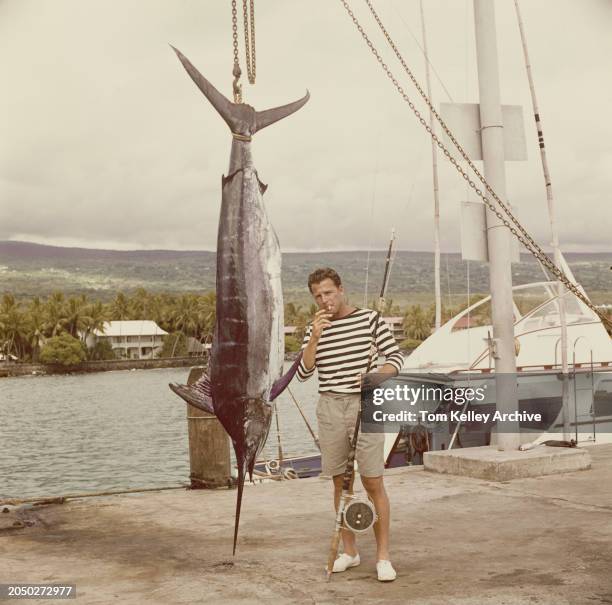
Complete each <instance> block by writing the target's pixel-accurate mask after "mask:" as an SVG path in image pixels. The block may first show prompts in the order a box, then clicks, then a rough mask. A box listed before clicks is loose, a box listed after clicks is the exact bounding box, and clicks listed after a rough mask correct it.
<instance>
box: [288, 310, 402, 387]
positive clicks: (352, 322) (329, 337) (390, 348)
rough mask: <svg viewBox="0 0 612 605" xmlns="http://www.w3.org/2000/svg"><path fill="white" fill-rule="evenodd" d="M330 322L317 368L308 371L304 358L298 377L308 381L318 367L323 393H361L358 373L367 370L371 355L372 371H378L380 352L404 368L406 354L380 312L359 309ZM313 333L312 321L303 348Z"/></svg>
mask: <svg viewBox="0 0 612 605" xmlns="http://www.w3.org/2000/svg"><path fill="white" fill-rule="evenodd" d="M377 317H378V329H377V328H376V318H377ZM330 321H331V324H332V325H331V326H329V327H327V328H325V329H324V330H323V332H322V334H321V338H320V339H319V344H318V346H317V352H316V356H315V367H314V368H312V369H311V370H310V371H308V370H307V369H306V367H305V366H304V361H303V360H302V361H301V363H300V365H299V367H298V371H297V377H298V380H300V381H301V382H303V381H305V380H308V378H310V377H311V376H312V375H313V374H314V371H315V368H316V369H317V371H318V374H319V393H323V392H327V391H331V392H333V393H359V392H360V386H359V379H358V376H359V374H362V373H364V372H366V371H367V369H368V361H370V356H371V363H370V371H373V370H375V368H376V360H377V359H378V353H379V352H380V353H382V354H383V355H384V356H385V357H386V359H385V363H390V364H392V365H393V366H394V367H395V368H397V371H398V372H399V371H401V369H402V364H403V361H404V360H403V357H402V354H401V353H400V350H399V347H398V346H397V344H396V342H395V339H394V338H393V335H392V334H391V330H389V326H388V325H387V324H386V323H385V321H384V320H383V318H382V317H381V316H380V315H379V314H378V313H377V312H376V311H372V310H371V309H355V311H353V312H352V313H349V314H348V315H347V316H345V317H342V318H341V319H332V320H330ZM311 334H312V324H309V325H308V328H307V329H306V334H305V335H304V342H303V344H302V350H304V349H305V348H306V345H307V344H308V341H309V340H310V335H311ZM375 335H376V349H375V350H374V347H373V345H374V336H375Z"/></svg>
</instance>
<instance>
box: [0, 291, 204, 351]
mask: <svg viewBox="0 0 612 605" xmlns="http://www.w3.org/2000/svg"><path fill="white" fill-rule="evenodd" d="M215 304H216V298H215V294H214V293H207V294H204V295H196V294H180V295H172V294H151V293H149V292H147V291H146V290H145V289H144V288H139V289H137V290H136V291H135V293H134V294H133V295H131V296H129V295H127V294H125V293H124V292H118V293H117V294H116V295H115V297H114V298H113V299H112V300H111V301H110V302H108V303H103V302H101V301H92V300H89V299H88V297H87V296H86V295H84V294H83V295H80V296H74V297H70V298H66V297H65V295H64V294H63V293H62V292H54V293H52V294H51V295H50V296H49V297H48V298H47V299H46V300H42V299H41V298H40V297H34V298H33V299H31V300H30V301H17V300H16V298H15V296H14V295H13V294H4V296H3V297H2V300H1V301H0V351H1V352H2V353H4V354H7V355H8V354H11V355H15V356H16V357H17V358H18V359H19V360H21V361H33V362H37V361H41V362H43V363H57V362H55V361H53V362H49V361H45V360H46V359H49V357H48V356H47V357H45V358H43V357H41V353H42V350H43V349H44V348H45V345H46V344H48V343H49V341H50V340H51V339H53V338H55V337H58V336H62V335H67V336H70V337H71V338H72V339H74V340H77V341H80V342H81V343H82V345H83V346H82V349H83V350H84V351H85V352H86V355H87V358H88V359H94V360H96V359H113V358H114V357H115V356H114V353H113V351H112V347H111V345H110V343H108V342H107V343H106V344H103V343H102V342H101V341H99V342H98V343H97V344H95V346H92V348H90V349H89V350H87V349H86V347H85V343H86V342H87V340H88V337H89V336H91V335H92V334H93V333H94V332H96V331H102V329H103V327H104V322H106V321H112V320H143V319H150V320H152V321H155V322H156V323H157V325H159V327H160V328H162V329H163V330H165V331H166V332H168V333H169V334H178V335H179V338H174V339H173V341H172V345H167V347H169V353H168V356H170V354H172V353H173V355H177V356H178V355H186V354H187V344H186V343H187V340H186V339H187V337H193V338H196V339H198V340H199V341H200V342H206V341H210V338H211V336H212V332H213V328H214V324H215ZM62 342H65V343H67V342H68V341H67V340H66V341H62ZM167 347H166V346H165V348H164V351H163V352H164V353H166V349H167ZM47 355H49V354H47Z"/></svg>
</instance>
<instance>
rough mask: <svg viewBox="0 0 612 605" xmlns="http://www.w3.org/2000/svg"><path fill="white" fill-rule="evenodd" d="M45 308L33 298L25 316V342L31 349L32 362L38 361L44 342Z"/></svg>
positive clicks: (38, 300)
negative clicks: (26, 341)
mask: <svg viewBox="0 0 612 605" xmlns="http://www.w3.org/2000/svg"><path fill="white" fill-rule="evenodd" d="M45 325H46V324H45V306H44V304H43V303H42V302H41V300H40V298H38V296H35V297H34V298H33V299H32V302H31V303H30V306H29V307H28V311H27V314H26V331H27V340H28V344H29V345H30V348H31V355H32V361H34V362H37V361H38V355H39V353H40V348H41V346H42V345H43V343H44V341H45Z"/></svg>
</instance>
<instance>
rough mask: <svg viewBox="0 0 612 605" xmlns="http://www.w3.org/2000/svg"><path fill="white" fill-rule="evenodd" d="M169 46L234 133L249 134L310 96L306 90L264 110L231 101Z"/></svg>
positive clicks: (303, 102) (285, 115)
mask: <svg viewBox="0 0 612 605" xmlns="http://www.w3.org/2000/svg"><path fill="white" fill-rule="evenodd" d="M170 46H171V48H172V50H174V52H175V53H176V55H177V56H178V58H179V60H180V62H181V63H182V64H183V67H184V68H185V70H186V71H187V73H188V74H189V76H190V77H191V79H192V80H193V81H194V83H195V84H196V86H197V87H198V88H199V89H200V90H201V91H202V92H203V93H204V96H205V97H206V98H207V99H208V100H209V101H210V103H211V105H212V106H213V107H214V108H215V109H216V110H217V111H218V112H219V115H220V116H221V117H222V118H223V120H224V121H225V123H226V124H227V125H228V126H229V127H230V130H231V131H232V132H233V133H234V134H239V135H243V136H251V135H253V134H255V133H256V132H257V131H258V130H261V129H262V128H265V127H266V126H269V125H270V124H274V122H278V121H279V120H282V119H283V118H286V117H287V116H289V115H291V114H292V113H294V112H296V111H297V110H298V109H300V107H302V106H303V105H304V104H305V103H306V101H308V99H309V98H310V93H309V92H308V91H306V95H305V96H304V97H302V98H301V99H300V100H298V101H294V102H293V103H288V104H287V105H282V106H281V107H274V108H273V109H266V110H264V111H255V110H254V109H253V108H252V107H251V106H250V105H247V104H245V103H232V102H231V101H230V100H229V99H228V98H226V97H225V96H224V95H222V94H221V93H220V92H219V91H218V90H217V89H216V88H215V87H214V86H213V85H212V84H211V83H210V82H209V81H208V80H207V79H206V78H205V77H204V76H203V75H202V74H201V73H200V72H199V71H198V70H197V69H196V68H195V67H194V65H193V64H192V63H191V61H190V60H189V59H188V58H187V57H186V56H185V55H184V54H183V53H181V51H180V50H178V49H176V48H174V46H172V45H170Z"/></svg>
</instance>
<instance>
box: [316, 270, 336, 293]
mask: <svg viewBox="0 0 612 605" xmlns="http://www.w3.org/2000/svg"><path fill="white" fill-rule="evenodd" d="M324 279H331V280H332V281H333V282H334V284H335V285H336V287H337V288H339V287H340V286H341V285H342V280H341V279H340V276H339V275H338V273H336V271H335V270H334V269H332V268H331V267H323V268H322V269H315V270H314V271H313V272H312V273H311V274H310V275H309V276H308V289H309V290H310V293H311V294H312V284H320V283H321V282H322V281H323V280H324Z"/></svg>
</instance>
